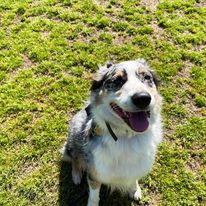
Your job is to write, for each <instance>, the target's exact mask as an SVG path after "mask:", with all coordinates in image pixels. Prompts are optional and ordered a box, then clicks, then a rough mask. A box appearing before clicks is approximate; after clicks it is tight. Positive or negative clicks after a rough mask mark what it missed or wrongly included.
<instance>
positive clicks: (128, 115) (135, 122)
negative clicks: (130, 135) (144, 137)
mask: <svg viewBox="0 0 206 206" xmlns="http://www.w3.org/2000/svg"><path fill="white" fill-rule="evenodd" d="M110 106H111V108H112V110H113V111H114V112H115V113H116V114H117V115H118V116H119V117H120V118H122V119H123V120H124V121H125V122H126V123H127V124H128V125H129V127H130V128H131V129H132V130H134V131H136V132H144V131H145V130H147V128H148V127H149V121H148V118H149V117H150V111H139V112H127V111H124V110H123V109H121V108H120V107H119V106H118V105H117V104H115V103H110Z"/></svg>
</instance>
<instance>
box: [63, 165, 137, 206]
mask: <svg viewBox="0 0 206 206" xmlns="http://www.w3.org/2000/svg"><path fill="white" fill-rule="evenodd" d="M59 169H60V175H59V205H60V206H86V204H87V199H88V185H87V181H86V175H84V176H83V179H82V181H81V184H80V185H74V183H73V182H72V176H71V165H70V164H69V163H67V162H60V164H59ZM131 203H132V201H131V200H130V199H129V197H127V196H126V195H124V196H123V195H121V194H120V193H119V192H118V191H115V192H113V193H110V191H109V189H108V188H107V187H106V186H102V187H101V191H100V204H99V205H100V206H130V205H131ZM134 205H135V206H137V205H139V204H134Z"/></svg>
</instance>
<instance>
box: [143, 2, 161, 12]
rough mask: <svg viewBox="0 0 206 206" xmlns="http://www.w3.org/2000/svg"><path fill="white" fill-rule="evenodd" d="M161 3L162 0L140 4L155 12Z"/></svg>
mask: <svg viewBox="0 0 206 206" xmlns="http://www.w3.org/2000/svg"><path fill="white" fill-rule="evenodd" d="M159 3H160V0H141V1H140V4H141V5H143V6H145V7H146V8H149V9H151V10H152V11H155V10H156V8H157V6H158V4H159Z"/></svg>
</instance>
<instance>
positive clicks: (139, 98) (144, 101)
mask: <svg viewBox="0 0 206 206" xmlns="http://www.w3.org/2000/svg"><path fill="white" fill-rule="evenodd" d="M150 102H151V96H150V94H149V93H148V92H140V93H135V94H134V95H133V96H132V103H133V104H134V105H135V106H137V107H138V108H140V109H145V108H146V107H147V106H148V105H149V104H150Z"/></svg>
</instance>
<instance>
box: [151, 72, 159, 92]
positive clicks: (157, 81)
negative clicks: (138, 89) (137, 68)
mask: <svg viewBox="0 0 206 206" xmlns="http://www.w3.org/2000/svg"><path fill="white" fill-rule="evenodd" d="M150 73H151V74H152V77H153V81H154V83H155V86H156V87H157V88H158V87H159V86H160V80H159V78H158V77H157V74H156V73H155V72H154V71H153V70H150Z"/></svg>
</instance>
